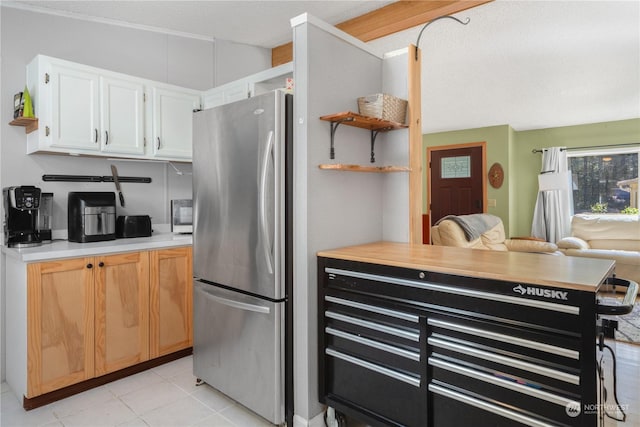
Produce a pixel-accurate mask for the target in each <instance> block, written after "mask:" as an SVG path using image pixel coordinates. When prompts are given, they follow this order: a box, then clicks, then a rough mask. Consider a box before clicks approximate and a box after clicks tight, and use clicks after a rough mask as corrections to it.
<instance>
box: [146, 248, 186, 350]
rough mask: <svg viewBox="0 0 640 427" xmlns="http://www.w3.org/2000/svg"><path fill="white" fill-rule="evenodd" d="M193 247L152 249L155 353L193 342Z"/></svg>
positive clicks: (152, 313) (177, 348) (151, 315)
mask: <svg viewBox="0 0 640 427" xmlns="http://www.w3.org/2000/svg"><path fill="white" fill-rule="evenodd" d="M192 262H193V261H192V252H191V248H189V247H184V248H172V249H165V250H159V251H152V252H151V291H150V296H151V297H150V298H151V304H150V306H151V314H150V318H151V320H150V331H151V337H150V342H151V345H150V347H151V357H152V358H153V357H158V356H162V355H165V354H169V353H173V352H175V351H178V350H181V349H184V348H188V347H191V346H192V345H193V320H192V317H193V315H192V313H193V310H192V306H193V283H192V282H193V280H192V277H193V273H192V270H193V268H192Z"/></svg>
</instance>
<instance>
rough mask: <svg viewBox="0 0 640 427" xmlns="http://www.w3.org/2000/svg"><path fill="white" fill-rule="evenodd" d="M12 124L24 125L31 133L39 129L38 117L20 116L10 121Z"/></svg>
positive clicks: (25, 129) (26, 131)
mask: <svg viewBox="0 0 640 427" xmlns="http://www.w3.org/2000/svg"><path fill="white" fill-rule="evenodd" d="M9 124H10V125H11V126H24V131H25V133H31V132H33V131H34V130H38V118H37V117H18V118H17V119H13V120H12V121H11V122H9Z"/></svg>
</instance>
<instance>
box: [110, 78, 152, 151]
mask: <svg viewBox="0 0 640 427" xmlns="http://www.w3.org/2000/svg"><path fill="white" fill-rule="evenodd" d="M100 126H101V128H102V132H101V134H100V141H101V144H102V145H101V147H102V151H104V152H108V153H121V154H144V86H143V85H142V83H139V82H138V81H129V80H124V79H114V78H106V77H101V78H100Z"/></svg>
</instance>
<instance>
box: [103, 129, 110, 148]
mask: <svg viewBox="0 0 640 427" xmlns="http://www.w3.org/2000/svg"><path fill="white" fill-rule="evenodd" d="M104 139H105V141H104V145H109V131H108V130H105V131H104Z"/></svg>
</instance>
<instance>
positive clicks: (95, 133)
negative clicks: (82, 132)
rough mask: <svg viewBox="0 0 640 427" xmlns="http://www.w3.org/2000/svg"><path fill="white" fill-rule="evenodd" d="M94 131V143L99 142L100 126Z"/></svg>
mask: <svg viewBox="0 0 640 427" xmlns="http://www.w3.org/2000/svg"><path fill="white" fill-rule="evenodd" d="M93 132H94V137H93V143H94V144H97V143H98V128H95V129H94V130H93Z"/></svg>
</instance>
